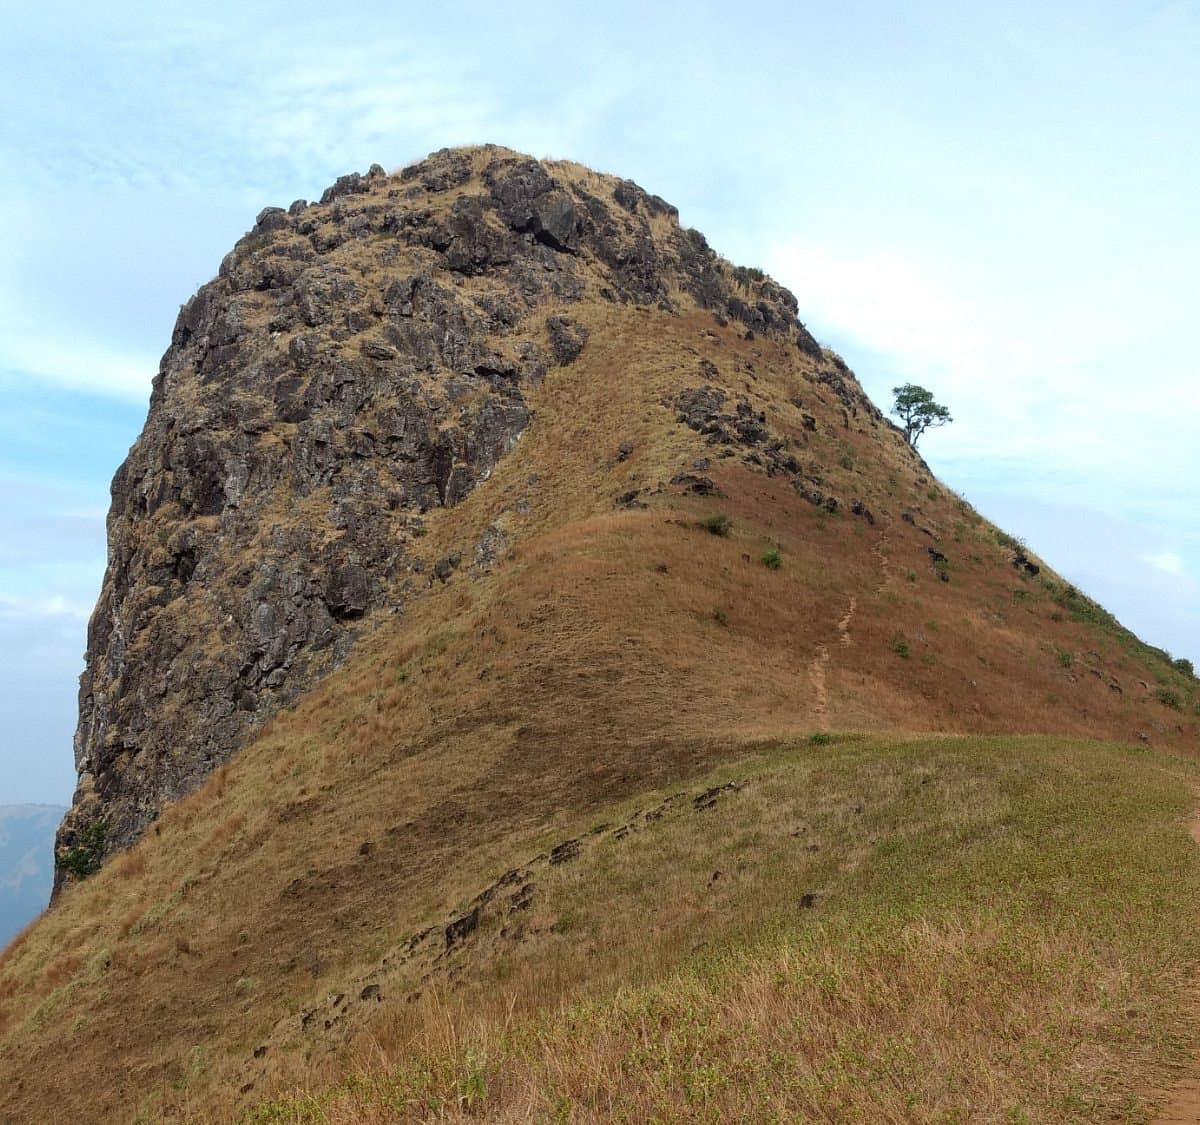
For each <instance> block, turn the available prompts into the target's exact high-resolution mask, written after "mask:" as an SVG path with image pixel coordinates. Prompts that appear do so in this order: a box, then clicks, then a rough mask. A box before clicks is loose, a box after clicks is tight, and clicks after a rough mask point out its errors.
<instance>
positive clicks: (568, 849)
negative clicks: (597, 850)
mask: <svg viewBox="0 0 1200 1125" xmlns="http://www.w3.org/2000/svg"><path fill="white" fill-rule="evenodd" d="M582 851H583V845H582V844H581V843H580V842H579V841H578V840H567V841H565V842H564V843H561V844H559V845H558V846H557V847H556V848H553V849H552V850H551V852H550V862H551V863H552V864H555V865H557V864H560V863H570V862H571V860H573V859H578V858H579V855H580V853H581V852H582Z"/></svg>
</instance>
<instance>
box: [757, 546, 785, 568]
mask: <svg viewBox="0 0 1200 1125" xmlns="http://www.w3.org/2000/svg"><path fill="white" fill-rule="evenodd" d="M758 561H759V562H761V563H762V564H763V566H765V567H766V568H767V569H768V570H778V569H779V568H780V566H782V565H783V557H782V556H781V555H780V553H779V548H778V547H772V548H771V549H770V550H769V551H764V552H763V554H762V558H760V559H759V560H758Z"/></svg>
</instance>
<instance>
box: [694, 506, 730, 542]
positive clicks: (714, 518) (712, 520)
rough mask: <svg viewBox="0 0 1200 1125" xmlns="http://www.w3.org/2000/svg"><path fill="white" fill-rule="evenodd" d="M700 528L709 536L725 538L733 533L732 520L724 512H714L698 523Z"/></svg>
mask: <svg viewBox="0 0 1200 1125" xmlns="http://www.w3.org/2000/svg"><path fill="white" fill-rule="evenodd" d="M700 526H701V527H702V528H704V530H705V531H707V532H708V533H709V534H710V535H721V536H727V535H729V534H730V532H732V531H733V520H731V519H730V518H729V517H728V516H727V515H726V514H725V513H724V512H714V513H713V514H712V515H711V516H705V517H704V519H702V520H701V521H700Z"/></svg>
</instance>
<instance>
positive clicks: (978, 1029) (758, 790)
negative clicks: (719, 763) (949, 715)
mask: <svg viewBox="0 0 1200 1125" xmlns="http://www.w3.org/2000/svg"><path fill="white" fill-rule="evenodd" d="M1196 776H1197V772H1196V770H1195V768H1194V767H1193V766H1191V765H1190V764H1186V763H1183V762H1181V761H1177V760H1174V759H1170V758H1168V757H1166V756H1159V755H1156V754H1154V753H1151V752H1149V751H1141V750H1135V749H1133V748H1128V747H1120V746H1111V745H1103V744H1096V743H1087V742H1081V741H1074V740H1067V739H1057V738H1040V739H1039V738H1028V739H1002V738H991V739H984V738H977V739H975V738H972V739H952V738H943V739H926V740H915V741H906V742H889V741H876V740H867V739H863V738H857V739H852V740H842V739H825V738H815V737H806V738H804V739H803V740H801V741H798V742H796V743H793V744H788V745H783V746H777V747H773V748H770V749H768V750H764V751H760V752H758V753H757V754H756V755H755V756H751V757H749V758H743V759H742V760H741V761H740V762H738V763H736V764H730V765H728V766H726V767H724V768H722V769H720V770H717V771H716V772H714V773H713V774H712V775H711V776H710V777H709V778H707V779H705V780H704V781H702V782H700V783H699V784H700V785H702V786H703V785H705V784H708V785H719V784H722V783H724V782H726V781H729V780H738V781H739V782H740V784H741V788H740V789H737V790H736V791H730V792H726V793H724V794H723V795H722V796H721V798H720V800H719V801H718V803H717V804H716V805H715V806H705V808H704V809H703V810H700V809H699V808H698V807H694V806H693V803H692V802H691V801H689V800H679V801H676V803H675V804H673V805H671V806H670V808H671V811H670V812H669V813H668V814H665V815H662V816H661V817H658V818H656V819H653V820H652V821H647V822H646V823H645V824H644V825H643V826H642V827H641V828H639V829H638V830H637V831H633V832H631V833H628V834H627V835H625V836H623V837H621V838H617V837H616V836H602V837H600V838H598V840H597V842H595V843H594V844H592V845H591V846H590V847H589V848H588V849H587V850H585V851H584V853H583V854H582V855H581V856H580V858H579V859H577V860H576V861H574V862H573V863H572V864H570V865H565V866H564V867H563V868H561V869H555V870H554V872H553V874H551V873H547V875H546V877H545V878H544V879H543V880H542V881H541V883H540V884H539V893H540V894H541V895H542V896H543V898H542V900H540V902H539V906H538V909H539V910H542V911H544V912H545V914H544V916H545V917H549V918H553V917H562V916H564V915H565V914H567V913H569V914H570V916H571V918H572V925H571V927H570V930H569V932H568V933H566V934H562V935H556V937H555V941H556V943H557V944H555V945H554V946H553V947H548V946H546V945H540V946H537V947H536V948H534V949H531V950H530V951H529V952H528V953H527V954H522V952H521V948H520V947H519V946H517V947H516V948H515V949H514V950H510V951H509V952H508V954H507V955H506V975H505V980H504V982H503V984H502V985H500V984H498V983H497V980H496V977H495V975H494V974H490V973H481V974H480V981H479V982H478V983H475V984H472V983H470V982H469V981H468V982H466V983H464V984H463V985H461V986H460V987H459V988H458V989H456V990H452V989H449V988H446V989H445V990H444V991H443V992H442V993H440V994H439V996H437V997H433V998H430V997H428V996H427V997H426V998H424V999H423V1000H422V1003H424V1004H427V1005H428V1014H427V1018H426V1021H425V1023H424V1024H421V1025H420V1026H419V1027H417V1028H415V1029H414V1030H413V1031H412V1034H411V1035H410V1036H409V1037H408V1038H406V1039H404V1040H403V1041H400V1042H397V1043H395V1044H393V1045H392V1046H391V1048H390V1055H391V1059H390V1061H389V1062H387V1063H380V1064H379V1065H378V1066H377V1067H376V1068H375V1069H374V1070H373V1071H369V1072H365V1073H357V1074H354V1075H351V1076H348V1077H347V1079H346V1080H345V1081H344V1082H342V1083H340V1084H338V1085H337V1086H335V1087H333V1088H331V1089H328V1090H325V1091H322V1092H320V1093H312V1092H309V1093H304V1094H302V1095H299V1096H297V1097H296V1098H295V1099H284V1100H282V1101H276V1102H272V1103H270V1104H268V1105H266V1106H263V1107H262V1108H261V1110H260V1111H259V1115H258V1116H257V1117H256V1118H255V1120H258V1121H264V1122H266V1121H295V1122H302V1121H303V1122H308V1121H313V1122H315V1121H324V1120H358V1119H362V1120H384V1119H387V1120H414V1121H416V1120H434V1119H443V1118H445V1117H455V1116H456V1115H458V1114H467V1113H469V1114H479V1115H482V1116H483V1117H484V1118H489V1117H491V1118H494V1119H498V1120H547V1121H552V1120H568V1121H602V1120H603V1121H612V1120H617V1121H620V1120H624V1121H651V1120H660V1121H673V1120H689V1121H708V1122H721V1121H732V1120H738V1121H778V1120H789V1121H791V1120H847V1121H860V1120H861V1121H873V1120H879V1121H885V1120H922V1121H935V1120H936V1121H966V1120H989V1121H1055V1122H1073V1121H1077V1122H1084V1121H1088V1122H1090V1121H1097V1120H1139V1119H1141V1118H1142V1117H1144V1116H1145V1114H1146V1105H1147V1103H1146V1101H1145V1091H1146V1090H1152V1089H1155V1088H1161V1087H1163V1086H1165V1085H1166V1084H1168V1083H1169V1082H1170V1080H1171V1078H1172V1075H1173V1071H1172V1067H1177V1066H1179V1065H1181V1064H1182V1063H1184V1062H1185V1061H1186V1060H1187V1059H1188V1058H1189V1057H1190V1054H1191V1051H1192V1050H1193V1049H1194V1047H1195V1044H1196V1029H1195V1027H1194V1025H1193V1021H1192V1016H1191V1012H1192V1009H1191V1005H1190V999H1189V993H1188V987H1187V986H1188V984H1189V982H1190V980H1191V979H1192V975H1193V973H1194V970H1195V967H1196V964H1197V961H1198V960H1200V935H1198V934H1197V927H1196V924H1195V923H1196V915H1197V912H1198V911H1200V849H1197V848H1196V846H1195V845H1194V844H1193V843H1192V842H1191V840H1190V839H1189V838H1188V835H1187V833H1186V831H1185V826H1184V818H1185V817H1186V816H1187V815H1188V814H1189V813H1190V811H1191V809H1192V805H1193V802H1194V796H1193V789H1192V786H1193V785H1194V782H1195V779H1196ZM654 799H655V797H654V795H644V796H643V797H642V798H640V799H639V800H638V802H637V805H638V807H640V808H642V809H646V808H649V807H651V805H652V804H653V802H654ZM624 815H626V812H625V811H621V810H618V811H616V812H615V813H614V816H613V817H612V818H611V819H612V821H613V823H620V822H621V820H620V818H621V817H622V816H624ZM606 819H609V818H607V817H606ZM550 982H552V983H553V987H549V984H550ZM372 1115H373V1116H372Z"/></svg>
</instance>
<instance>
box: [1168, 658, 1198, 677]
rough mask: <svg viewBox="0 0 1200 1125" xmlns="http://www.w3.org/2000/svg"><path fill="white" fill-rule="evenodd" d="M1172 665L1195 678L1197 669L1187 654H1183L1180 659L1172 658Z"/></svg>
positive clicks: (1177, 670) (1178, 670)
mask: <svg viewBox="0 0 1200 1125" xmlns="http://www.w3.org/2000/svg"><path fill="white" fill-rule="evenodd" d="M1171 667H1172V668H1174V669H1175V671H1176V672H1182V673H1183V674H1184V675H1185V676H1191V677H1193V678H1195V675H1196V669H1195V668H1193V667H1192V662H1191V661H1190V660H1188V658H1187V657H1186V656H1181V657H1179V659H1178V660H1172V661H1171Z"/></svg>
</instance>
